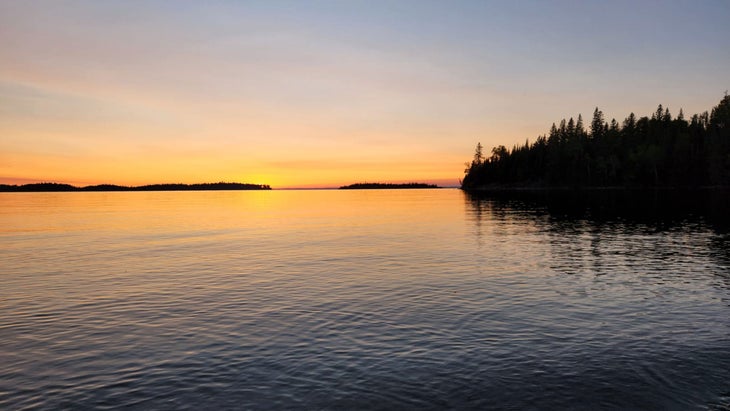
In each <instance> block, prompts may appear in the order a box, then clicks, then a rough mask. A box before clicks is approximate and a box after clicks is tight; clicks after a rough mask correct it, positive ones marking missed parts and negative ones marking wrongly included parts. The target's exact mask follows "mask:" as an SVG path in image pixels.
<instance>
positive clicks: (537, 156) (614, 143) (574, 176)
mask: <svg viewBox="0 0 730 411" xmlns="http://www.w3.org/2000/svg"><path fill="white" fill-rule="evenodd" d="M482 149H483V147H482V145H481V143H479V144H477V147H476V150H475V153H474V158H473V160H472V161H471V163H466V166H467V168H466V170H464V172H465V174H466V175H465V176H464V179H463V181H462V182H461V188H462V189H464V190H467V191H469V190H514V189H552V188H607V187H611V188H697V187H724V188H727V187H730V96H728V94H727V92H725V96H724V98H723V99H722V100H721V101H720V103H719V104H718V105H717V106H715V107H714V108H712V110H711V111H710V112H707V111H705V112H704V113H702V114H695V115H693V116H692V117H691V119H690V120H689V121H687V120H685V117H684V113H683V111H682V110H681V109H680V110H679V114H678V115H677V117H676V118H673V117H672V115H671V114H670V112H669V109H668V108H667V109H665V108H663V107H662V105H661V104H660V105H659V107H657V110H656V112H654V113H653V114H652V115H651V117H647V116H644V117H641V118H638V117H637V116H636V115H634V113H631V114H629V116H628V117H627V118H626V119H625V120H624V121H623V123H622V124H619V123H618V122H617V121H616V119H612V120H611V121H610V122H607V121H605V120H604V118H603V113H602V112H601V111H600V110H599V109H598V108H597V107H596V109H595V111H594V112H593V119H592V121H591V123H590V125H589V130H586V129H585V128H584V126H583V118H582V117H581V116H580V115H579V116H578V120H577V121H575V120H573V118H571V119H570V120H568V121H567V122H566V121H565V119H563V120H562V121H561V122H560V125H559V126H556V125H555V123H553V125H552V127H551V129H550V132H549V134H548V135H542V136H539V137H538V138H537V140H536V141H535V142H534V143H532V144H530V142H529V141H527V142H525V144H524V145H522V146H517V145H515V146H514V147H512V150H508V149H507V148H506V147H505V146H498V147H494V148H492V152H491V156H490V157H485V156H484V154H483V152H482Z"/></svg>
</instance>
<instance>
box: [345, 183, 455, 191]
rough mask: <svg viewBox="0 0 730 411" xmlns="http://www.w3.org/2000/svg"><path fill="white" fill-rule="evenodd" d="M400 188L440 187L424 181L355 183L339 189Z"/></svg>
mask: <svg viewBox="0 0 730 411" xmlns="http://www.w3.org/2000/svg"><path fill="white" fill-rule="evenodd" d="M382 188H386V189H393V188H395V189H402V188H441V187H439V186H437V185H436V184H426V183H402V184H398V183H355V184H350V185H346V186H342V187H340V190H370V189H382Z"/></svg>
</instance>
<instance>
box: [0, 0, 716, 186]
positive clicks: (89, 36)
mask: <svg viewBox="0 0 730 411" xmlns="http://www.w3.org/2000/svg"><path fill="white" fill-rule="evenodd" d="M728 21H730V2H727V1H700V2H648V1H647V2H591V1H582V2H567V1H566V2H563V1H559V2H546V1H543V2H532V1H516V2H489V1H456V2H429V1H399V2H378V1H353V2H334V1H316V2H300V1H297V2H277V1H265V2H245V1H240V2H239V1H218V2H197V1H196V2H192V1H164V2H162V1H161V2H154V1H146V2H142V1H118V2H113V1H29V2H18V1H0V180H2V181H7V182H10V181H20V180H22V179H29V180H48V179H53V180H59V179H61V180H64V181H72V182H82V183H86V182H89V183H94V182H99V181H97V180H103V181H104V182H117V183H144V182H164V181H170V180H171V179H173V180H174V179H178V180H185V181H197V180H201V179H202V180H209V179H213V180H220V179H227V180H231V179H234V180H249V181H250V180H252V179H254V180H262V181H260V182H263V183H271V184H272V185H279V186H313V185H314V186H321V185H324V186H330V185H337V184H340V183H349V182H354V181H360V180H368V181H374V180H391V181H400V180H429V181H438V182H447V181H451V182H455V181H456V180H457V178H458V177H460V176H461V172H462V169H463V165H462V163H463V162H464V161H467V160H468V159H469V157H470V155H471V152H472V150H473V147H474V145H476V142H477V141H481V142H482V144H484V145H485V146H487V147H491V146H493V145H498V144H504V145H507V146H511V145H512V144H515V143H522V142H524V140H525V139H528V138H529V139H531V140H533V139H534V138H535V137H536V136H537V135H539V134H542V133H545V132H547V130H548V129H549V127H550V125H551V124H552V122H557V121H559V120H560V119H561V118H564V117H566V118H567V117H570V116H577V115H578V114H579V113H582V114H583V116H584V117H590V115H591V113H592V111H593V108H594V107H596V106H599V107H600V108H601V109H602V110H603V111H604V113H605V114H606V117H607V118H608V119H609V120H610V119H611V118H612V117H616V118H617V119H618V120H619V121H621V120H622V119H623V118H624V117H625V116H626V115H627V114H628V113H629V112H635V113H636V114H639V115H644V114H649V113H651V112H652V111H654V109H655V108H656V105H657V104H660V103H661V104H663V105H665V106H668V107H669V108H670V110H672V112H673V113H675V114H676V113H677V112H678V111H679V108H680V107H681V108H683V109H684V111H685V113H686V114H693V113H695V112H701V111H704V110H708V109H710V108H711V107H712V106H713V105H715V104H717V102H718V101H719V100H720V99H721V98H722V96H723V94H724V92H725V90H727V89H730V75H728V73H730V70H728V67H730V47H728V46H727V43H728V39H730V24H728ZM90 175H93V176H94V177H93V178H90V177H89V176H90ZM2 181H0V182H2ZM251 182H257V181H251Z"/></svg>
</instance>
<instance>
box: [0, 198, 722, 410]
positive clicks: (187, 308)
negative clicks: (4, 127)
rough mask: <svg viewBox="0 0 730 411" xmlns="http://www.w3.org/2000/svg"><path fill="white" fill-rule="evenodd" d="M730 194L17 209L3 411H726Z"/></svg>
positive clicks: (3, 349)
mask: <svg viewBox="0 0 730 411" xmlns="http://www.w3.org/2000/svg"><path fill="white" fill-rule="evenodd" d="M727 206H728V197H727V196H725V195H723V194H717V193H715V194H708V193H699V194H698V193H691V194H689V195H686V194H683V195H669V194H666V193H659V194H657V193H650V194H645V195H635V194H632V195H626V194H620V195H619V194H605V193H604V194H600V195H591V196H589V197H586V196H585V195H573V196H567V198H565V197H564V196H557V195H554V194H553V195H550V196H548V195H539V196H525V197H522V198H516V197H514V196H512V197H510V198H494V197H486V198H479V197H473V196H469V195H466V194H464V193H462V192H460V191H458V190H406V191H387V190H383V191H380V190H376V191H367V190H366V191H273V192H164V193H46V194H31V193H8V194H0V246H1V247H0V261H1V262H2V263H1V264H2V265H1V268H0V276H1V277H0V281H1V283H0V286H1V287H0V409H8V410H15V409H64V408H66V409H89V408H93V409H106V408H131V409H287V408H290V409H370V408H374V409H442V408H474V409H515V410H522V409H586V410H588V409H642V410H663V409H669V410H688V409H717V410H723V409H724V410H727V409H730V234H729V233H730V231H729V230H728V227H729V225H728V223H727V221H728V220H727V218H726V214H727V213H728V210H730V208H728V207H727Z"/></svg>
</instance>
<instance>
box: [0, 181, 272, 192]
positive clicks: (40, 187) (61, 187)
mask: <svg viewBox="0 0 730 411" xmlns="http://www.w3.org/2000/svg"><path fill="white" fill-rule="evenodd" d="M198 190H202V191H205V190H271V187H269V185H268V184H245V183H222V182H221V183H202V184H150V185H144V186H137V187H128V186H118V185H114V184H99V185H94V186H86V187H76V186H72V185H70V184H59V183H34V184H24V185H7V184H0V191H6V192H7V191H11V192H41V191H44V192H45V191H198Z"/></svg>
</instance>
